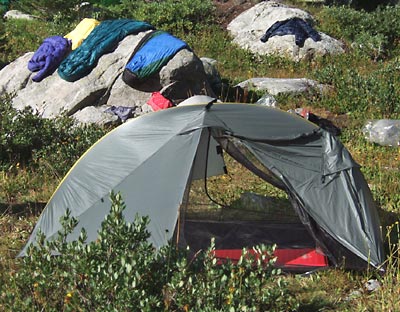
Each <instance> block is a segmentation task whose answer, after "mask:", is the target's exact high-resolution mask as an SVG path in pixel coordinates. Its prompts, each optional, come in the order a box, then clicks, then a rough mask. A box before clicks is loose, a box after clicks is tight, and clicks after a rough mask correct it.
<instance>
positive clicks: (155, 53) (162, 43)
mask: <svg viewBox="0 0 400 312" xmlns="http://www.w3.org/2000/svg"><path fill="white" fill-rule="evenodd" d="M185 48H189V47H188V45H187V43H186V42H184V41H182V40H180V39H178V38H176V37H174V36H173V35H171V34H169V33H167V32H165V31H162V30H155V31H153V32H151V33H149V34H147V35H146V36H145V37H143V39H142V40H141V41H140V42H139V44H138V45H137V46H136V48H135V50H134V51H133V53H132V55H131V57H130V58H129V60H128V62H127V64H126V66H125V69H124V72H123V74H122V80H123V81H124V82H125V83H126V84H127V85H129V86H131V87H133V88H134V87H135V85H136V84H138V83H143V82H144V81H145V80H146V79H147V78H149V77H150V76H152V75H153V74H155V73H157V72H159V71H160V69H161V68H162V67H163V66H164V65H166V64H167V63H168V61H169V60H170V59H172V58H173V57H174V55H175V54H176V53H177V52H179V51H180V50H182V49H185Z"/></svg>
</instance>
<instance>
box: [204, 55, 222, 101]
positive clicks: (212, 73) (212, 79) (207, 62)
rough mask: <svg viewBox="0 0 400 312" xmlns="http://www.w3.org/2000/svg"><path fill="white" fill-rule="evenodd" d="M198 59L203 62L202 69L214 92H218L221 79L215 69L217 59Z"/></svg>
mask: <svg viewBox="0 0 400 312" xmlns="http://www.w3.org/2000/svg"><path fill="white" fill-rule="evenodd" d="M200 60H201V62H202V63H203V67H204V71H205V73H206V75H207V80H208V82H209V83H210V85H211V88H212V89H213V91H214V92H215V93H219V92H220V90H221V87H222V79H221V76H220V74H219V72H218V69H217V63H218V62H217V60H214V59H212V58H209V57H202V58H200Z"/></svg>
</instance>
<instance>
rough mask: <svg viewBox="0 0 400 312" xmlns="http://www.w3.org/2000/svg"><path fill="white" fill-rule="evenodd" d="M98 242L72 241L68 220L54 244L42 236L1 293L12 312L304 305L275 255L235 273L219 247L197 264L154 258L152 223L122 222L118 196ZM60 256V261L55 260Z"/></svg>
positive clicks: (248, 262)
mask: <svg viewBox="0 0 400 312" xmlns="http://www.w3.org/2000/svg"><path fill="white" fill-rule="evenodd" d="M111 200H112V206H111V211H110V213H109V215H107V216H106V218H105V219H104V221H103V223H102V226H101V229H100V230H99V236H98V239H97V240H96V241H94V242H91V243H87V244H86V243H85V240H86V234H85V231H84V230H82V232H81V235H80V237H79V239H78V240H76V241H71V242H67V240H66V237H67V235H68V234H69V233H71V231H72V230H73V229H74V228H75V226H76V225H77V220H76V219H75V218H73V217H71V216H70V214H69V213H67V214H66V215H65V216H64V217H63V218H62V219H61V220H60V221H61V223H62V225H63V230H62V231H60V232H59V233H58V237H57V238H56V239H54V240H52V241H46V240H45V239H44V236H43V235H40V238H39V239H38V241H37V244H36V245H32V246H31V247H30V248H29V249H28V252H27V255H26V256H25V257H22V258H18V259H17V262H18V266H17V269H16V271H15V272H12V273H10V275H9V279H8V280H7V281H5V283H4V284H3V286H2V293H1V297H0V298H1V305H0V306H2V307H4V308H5V309H6V310H8V311H31V310H34V311H291V310H294V309H295V308H296V307H297V306H298V305H297V302H296V300H295V298H294V297H293V295H292V294H291V293H290V292H289V290H288V287H287V286H288V285H287V283H286V282H285V280H284V279H283V278H282V277H281V276H279V270H277V269H275V268H274V267H273V264H274V259H273V258H271V259H269V260H268V259H265V257H266V255H265V253H266V252H272V251H273V248H269V247H266V246H259V247H255V248H254V251H255V256H254V257H251V256H242V258H241V259H240V260H239V262H238V263H237V264H236V265H234V264H232V263H230V262H227V263H225V264H217V260H216V258H214V256H213V250H214V246H213V245H211V247H210V249H209V250H207V251H205V252H204V253H203V254H199V255H197V257H194V258H193V259H192V260H191V261H188V260H187V259H188V258H187V253H186V252H180V251H178V250H176V249H175V248H174V247H173V246H172V245H169V246H166V247H165V248H162V249H160V250H158V251H156V250H155V249H154V248H153V246H152V245H151V244H150V243H149V242H148V238H149V236H150V233H149V232H148V231H147V229H146V226H147V224H148V222H149V219H148V218H147V217H140V216H136V218H135V220H134V222H133V223H129V222H126V220H125V219H124V216H123V211H124V209H125V205H124V203H123V201H122V199H121V195H120V194H113V193H112V194H111ZM55 253H56V254H58V255H57V256H54V254H55Z"/></svg>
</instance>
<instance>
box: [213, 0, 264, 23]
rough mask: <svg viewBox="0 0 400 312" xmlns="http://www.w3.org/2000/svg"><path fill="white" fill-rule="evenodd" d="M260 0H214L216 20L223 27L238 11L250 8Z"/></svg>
mask: <svg viewBox="0 0 400 312" xmlns="http://www.w3.org/2000/svg"><path fill="white" fill-rule="evenodd" d="M258 2H260V1H254V0H214V1H213V3H214V5H215V7H216V13H217V22H218V24H220V25H221V26H222V27H223V28H226V27H227V26H228V24H229V23H230V22H231V21H232V20H233V19H234V18H235V17H236V16H238V15H239V14H240V13H242V12H244V11H246V10H248V9H250V8H251V7H252V6H254V5H255V4H257V3H258Z"/></svg>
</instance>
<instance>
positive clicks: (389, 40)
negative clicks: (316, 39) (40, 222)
mask: <svg viewBox="0 0 400 312" xmlns="http://www.w3.org/2000/svg"><path fill="white" fill-rule="evenodd" d="M399 18H400V6H395V7H382V8H379V9H377V10H375V11H373V12H366V11H357V10H355V9H351V8H349V7H325V8H324V9H323V10H321V12H319V13H318V16H317V19H318V21H319V24H320V25H319V27H320V29H321V31H323V32H326V33H328V34H329V35H331V36H333V37H335V38H338V39H343V40H346V41H347V42H350V43H352V42H356V43H358V45H356V46H359V44H362V43H364V46H370V45H371V44H373V46H374V49H377V48H379V49H380V53H381V55H379V56H387V54H390V51H393V50H396V48H397V45H398V38H399V36H400V26H399V25H398V24H399V23H397V22H396V21H397V20H399ZM365 41H366V42H365ZM367 52H369V51H367ZM375 53H376V51H375ZM373 56H374V57H375V54H374V55H373Z"/></svg>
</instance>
